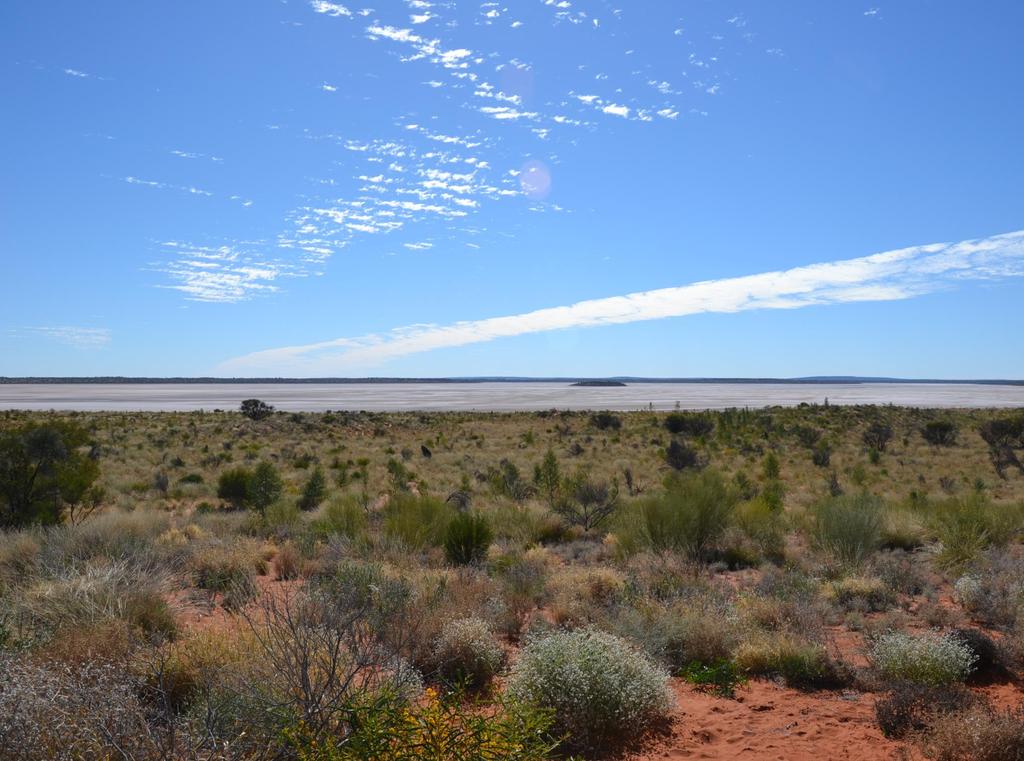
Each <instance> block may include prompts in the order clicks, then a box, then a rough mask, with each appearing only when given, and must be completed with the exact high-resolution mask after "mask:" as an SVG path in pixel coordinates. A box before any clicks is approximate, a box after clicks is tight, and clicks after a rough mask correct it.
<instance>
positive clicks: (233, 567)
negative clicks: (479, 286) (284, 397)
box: [0, 400, 1024, 761]
mask: <svg viewBox="0 0 1024 761" xmlns="http://www.w3.org/2000/svg"><path fill="white" fill-rule="evenodd" d="M1022 452H1024V414H1022V413H1020V412H1012V411H999V410H988V411H936V410H916V409H900V408H881V407H828V406H804V407H801V408H796V409H768V410H758V411H751V410H728V411H724V412H721V413H700V414H698V413H686V412H681V411H680V412H675V413H671V414H667V415H666V414H655V413H653V412H633V413H607V412H605V413H598V414H593V415H591V414H587V413H577V412H571V413H570V412H556V411H551V412H543V413H517V414H507V415H498V414H368V413H343V412H336V413H326V414H285V413H280V412H274V411H273V410H271V409H269V408H267V407H266V406H265V405H260V404H258V403H256V400H248V401H247V403H246V405H245V407H244V408H243V410H242V412H241V413H240V412H210V413H189V414H183V413H182V414H177V413H146V414H99V413H95V414H93V413H89V414H86V413H82V414H56V413H54V414H34V413H14V412H7V413H0V526H2V529H3V530H2V533H0V748H2V749H3V757H4V758H10V759H24V760H26V761H27V760H29V759H33V760H34V759H40V760H42V759H115V758H117V759H246V760H249V759H253V760H254V759H297V760H301V761H335V760H342V759H344V760H348V759H385V760H390V759H438V760H440V759H453V760H454V759H523V760H524V761H526V760H534V759H546V758H599V757H605V756H611V757H619V756H623V755H629V754H638V753H639V754H644V753H650V754H652V756H657V755H665V754H664V753H660V752H659V749H660V748H661V747H662V743H664V742H666V739H665V738H668V737H679V736H681V735H682V736H685V737H690V736H699V733H700V732H701V731H702V730H703V728H702V727H700V726H694V725H692V721H693V719H691V718H690V712H688V711H686V710H683V708H685V706H686V705H688V702H687V701H693V700H697V699H701V700H704V699H707V700H718V701H737V700H742V699H743V696H744V694H745V693H746V692H748V691H749V690H751V689H753V686H754V685H757V684H764V683H770V684H772V685H777V689H778V690H780V691H782V692H781V693H780V694H782V695H801V694H802V695H810V696H812V697H813V696H816V695H821V696H825V695H829V694H839V695H842V696H843V697H844V699H849V700H851V701H868V702H869V704H870V705H872V706H873V712H872V715H873V717H874V718H873V719H872V726H871V731H873V732H877V733H878V738H879V742H880V743H881V742H887V741H889V740H891V741H897V742H899V743H903V744H904V745H905V747H906V748H908V749H913V752H914V753H917V754H920V755H922V756H923V757H926V758H933V759H943V760H948V761H952V760H953V759H977V760H979V761H980V760H982V759H984V760H986V761H997V760H1001V759H1020V758H1021V757H1022V756H1021V753H1022V750H1021V749H1022V748H1024V715H1022V713H1021V708H1020V705H1021V703H1022V702H1024V691H1022V690H1021V689H1020V687H1019V679H1020V677H1021V671H1022V665H1024V545H1022V543H1024V466H1022V465H1021V461H1020V459H1019V457H1020V456H1021V453H1022ZM782 699H783V700H784V699H785V698H784V697H783V698H782ZM822 699H824V697H823V698H822ZM851 705H852V702H851ZM681 707H682V708H681ZM807 710H809V711H810V710H811V709H807ZM778 740H779V738H778V737H776V738H774V741H775V742H778ZM752 742H754V743H755V744H756V742H757V738H754V739H753V740H752ZM779 747H782V746H779ZM709 752H711V753H712V755H713V750H712V749H709ZM666 753H667V751H666ZM829 756H830V751H829V748H828V747H822V748H821V757H822V758H827V757H829Z"/></svg>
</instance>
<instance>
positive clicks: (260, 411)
mask: <svg viewBox="0 0 1024 761" xmlns="http://www.w3.org/2000/svg"><path fill="white" fill-rule="evenodd" d="M239 411H240V412H241V413H242V414H243V415H245V416H246V417H247V418H249V419H250V420H263V419H264V418H267V417H270V415H271V414H273V412H274V408H273V406H272V405H269V404H267V403H266V402H264V401H260V400H259V399H245V400H243V401H242V403H241V404H240V405H239Z"/></svg>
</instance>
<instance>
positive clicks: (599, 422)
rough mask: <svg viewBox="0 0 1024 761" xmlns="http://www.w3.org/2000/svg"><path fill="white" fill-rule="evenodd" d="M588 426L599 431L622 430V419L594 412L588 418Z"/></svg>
mask: <svg viewBox="0 0 1024 761" xmlns="http://www.w3.org/2000/svg"><path fill="white" fill-rule="evenodd" d="M590 424H591V425H592V426H594V428H596V429H597V430H599V431H617V430H619V429H620V428H622V418H620V417H619V416H618V415H613V414H612V413H611V412H607V411H602V412H595V413H594V414H593V415H591V416H590Z"/></svg>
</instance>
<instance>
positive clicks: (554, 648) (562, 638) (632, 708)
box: [508, 628, 672, 752]
mask: <svg viewBox="0 0 1024 761" xmlns="http://www.w3.org/2000/svg"><path fill="white" fill-rule="evenodd" d="M667 682H668V673H667V672H666V671H664V670H663V669H662V668H661V667H659V666H658V665H656V664H655V663H654V662H653V661H651V660H649V659H648V658H647V657H646V656H645V655H643V654H642V653H641V652H639V651H638V650H636V649H635V648H633V647H632V646H631V645H629V644H628V643H627V642H625V641H624V640H622V639H619V638H618V637H615V636H613V635H611V634H607V633H605V632H601V631H598V630H597V629H593V628H586V629H577V630H575V631H560V632H555V633H553V634H548V635H547V636H542V637H540V638H537V639H532V640H530V641H529V642H528V643H527V645H526V647H525V648H524V649H523V651H522V653H521V654H520V656H519V660H518V661H517V662H516V664H515V666H514V667H513V669H512V673H511V675H510V677H509V681H508V692H509V694H510V695H511V696H512V697H513V698H515V699H519V700H525V701H527V702H529V703H532V704H534V705H537V706H540V707H542V708H548V709H551V710H553V711H554V716H555V724H554V731H555V733H556V734H562V733H564V734H565V735H566V736H567V739H566V742H565V744H566V748H567V749H568V750H570V751H582V752H594V751H607V750H609V749H612V748H616V747H621V746H622V745H624V744H625V743H627V742H629V741H630V740H632V739H635V738H636V737H637V736H639V735H641V734H642V733H643V732H644V731H645V730H647V729H648V728H649V727H650V726H651V725H652V724H653V723H655V722H656V721H658V720H659V719H661V718H662V717H664V716H665V715H666V713H667V712H668V710H669V708H670V707H671V705H672V693H671V692H670V691H669V689H668V686H667Z"/></svg>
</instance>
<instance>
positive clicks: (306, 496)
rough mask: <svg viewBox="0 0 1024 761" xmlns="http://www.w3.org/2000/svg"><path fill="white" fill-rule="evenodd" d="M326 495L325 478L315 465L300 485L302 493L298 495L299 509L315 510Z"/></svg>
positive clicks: (321, 469)
mask: <svg viewBox="0 0 1024 761" xmlns="http://www.w3.org/2000/svg"><path fill="white" fill-rule="evenodd" d="M326 497H327V479H326V478H324V471H323V468H321V467H320V466H319V465H317V466H316V467H315V468H314V469H313V472H312V473H310V474H309V479H308V480H307V481H306V483H305V485H304V486H303V487H302V495H301V496H300V497H299V509H300V510H306V511H309V510H315V509H316V508H317V507H319V506H320V503H321V502H323V501H324V499H325V498H326Z"/></svg>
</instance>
